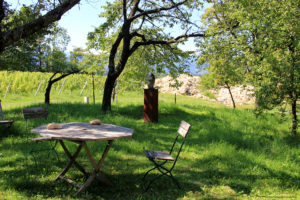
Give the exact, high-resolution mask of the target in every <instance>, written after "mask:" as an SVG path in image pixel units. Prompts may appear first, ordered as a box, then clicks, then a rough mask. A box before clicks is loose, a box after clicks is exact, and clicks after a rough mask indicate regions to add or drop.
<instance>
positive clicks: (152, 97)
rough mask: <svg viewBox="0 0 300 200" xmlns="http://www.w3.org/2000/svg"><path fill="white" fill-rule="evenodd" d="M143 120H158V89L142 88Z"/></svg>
mask: <svg viewBox="0 0 300 200" xmlns="http://www.w3.org/2000/svg"><path fill="white" fill-rule="evenodd" d="M144 122H158V89H144Z"/></svg>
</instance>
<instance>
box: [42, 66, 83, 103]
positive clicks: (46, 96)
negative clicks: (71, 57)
mask: <svg viewBox="0 0 300 200" xmlns="http://www.w3.org/2000/svg"><path fill="white" fill-rule="evenodd" d="M78 72H79V71H74V72H71V73H68V74H63V75H61V76H59V77H57V78H55V79H53V78H54V77H55V75H56V74H57V73H54V74H53V75H52V76H51V77H50V79H49V81H48V85H47V88H46V92H45V103H46V104H50V93H51V88H52V85H53V84H54V83H56V82H57V81H60V80H61V79H63V78H65V77H67V76H69V75H71V74H74V73H78ZM52 79H53V80H52Z"/></svg>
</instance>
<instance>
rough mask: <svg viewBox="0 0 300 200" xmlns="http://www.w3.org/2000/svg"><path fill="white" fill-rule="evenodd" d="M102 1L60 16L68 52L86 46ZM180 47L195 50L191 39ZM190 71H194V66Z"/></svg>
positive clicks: (85, 1)
mask: <svg viewBox="0 0 300 200" xmlns="http://www.w3.org/2000/svg"><path fill="white" fill-rule="evenodd" d="M7 2H8V3H9V4H11V5H12V8H19V7H20V6H22V4H32V3H34V2H36V0H7ZM104 3H105V1H104V0H82V1H81V3H80V4H79V5H76V6H75V7H73V8H72V9H71V10H69V11H68V12H67V13H66V14H64V15H63V16H62V18H61V20H60V21H59V22H58V23H59V25H60V26H62V27H64V28H65V29H66V30H67V32H68V35H69V36H70V39H71V41H70V43H69V44H68V47H67V51H68V52H70V51H72V50H73V49H74V48H75V47H82V48H85V47H86V42H87V39H86V38H87V35H88V33H89V32H92V31H93V30H94V28H95V27H98V26H99V25H100V24H101V23H103V22H104V20H103V19H101V18H99V17H98V15H99V13H100V12H101V9H102V8H101V6H102V5H104ZM207 6H208V5H206V6H205V7H207ZM197 17H199V16H197ZM181 48H182V49H183V50H195V45H194V42H193V39H189V41H188V42H186V43H185V45H181ZM191 71H192V72H195V69H194V67H192V69H191Z"/></svg>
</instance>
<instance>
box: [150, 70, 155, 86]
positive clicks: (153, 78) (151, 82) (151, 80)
mask: <svg viewBox="0 0 300 200" xmlns="http://www.w3.org/2000/svg"><path fill="white" fill-rule="evenodd" d="M154 83H155V76H154V74H153V73H149V74H148V89H153V86H154Z"/></svg>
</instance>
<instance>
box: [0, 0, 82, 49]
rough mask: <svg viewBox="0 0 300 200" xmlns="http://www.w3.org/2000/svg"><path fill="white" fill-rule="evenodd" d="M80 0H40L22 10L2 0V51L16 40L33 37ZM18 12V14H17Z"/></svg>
mask: <svg viewBox="0 0 300 200" xmlns="http://www.w3.org/2000/svg"><path fill="white" fill-rule="evenodd" d="M79 2H80V0H64V1H61V0H39V1H37V2H36V3H33V4H32V5H30V6H25V5H23V6H22V8H21V9H20V12H18V11H16V10H15V9H11V8H10V5H9V4H8V3H7V2H6V1H5V0H0V53H2V52H3V51H4V50H5V48H7V47H9V46H11V45H13V44H14V43H15V42H18V41H20V40H21V39H25V38H28V37H31V36H32V35H33V34H35V33H37V32H39V31H40V30H42V29H44V28H47V27H48V26H49V25H51V24H52V23H53V22H55V21H58V20H60V18H61V16H62V15H63V14H64V13H66V12H67V11H68V10H70V9H71V8H72V7H73V6H75V5H76V4H78V3H79ZM16 13H18V14H16Z"/></svg>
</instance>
